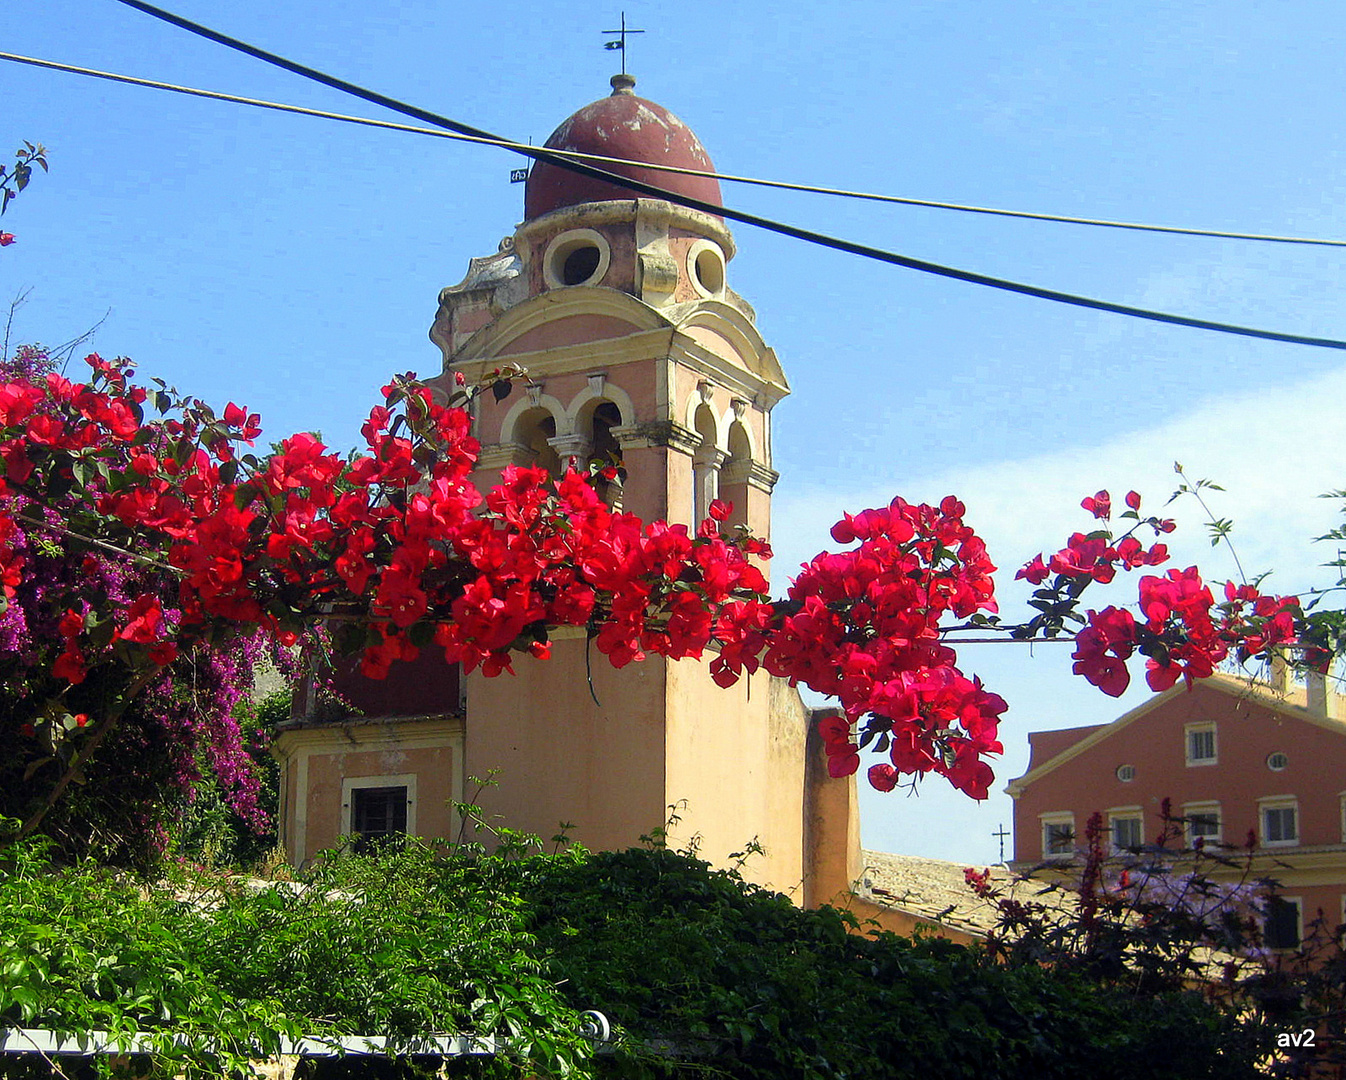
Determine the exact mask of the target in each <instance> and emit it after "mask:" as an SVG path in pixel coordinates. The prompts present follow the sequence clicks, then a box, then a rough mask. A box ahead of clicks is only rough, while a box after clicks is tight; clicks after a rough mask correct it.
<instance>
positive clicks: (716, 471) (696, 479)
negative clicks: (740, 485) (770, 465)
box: [692, 402, 727, 529]
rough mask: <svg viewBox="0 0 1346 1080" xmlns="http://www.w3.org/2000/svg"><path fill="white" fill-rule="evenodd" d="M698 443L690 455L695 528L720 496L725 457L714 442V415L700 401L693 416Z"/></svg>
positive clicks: (707, 406)
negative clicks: (691, 455)
mask: <svg viewBox="0 0 1346 1080" xmlns="http://www.w3.org/2000/svg"><path fill="white" fill-rule="evenodd" d="M693 423H695V424H696V433H697V434H698V435H700V436H701V443H700V445H699V446H698V447H697V450H696V453H695V454H694V455H693V457H692V527H693V528H694V529H695V528H696V527H697V526H699V525H700V524H701V522H703V521H704V520H705V519H706V518H707V517H708V516H709V514H710V504H711V503H712V502H714V501H715V500H716V499H718V498H719V497H720V465H721V464H722V463H723V462H724V459H725V457H726V456H727V455H726V454H725V453H724V451H723V450H721V449H719V447H717V446H716V445H715V443H716V434H717V433H716V427H715V414H714V412H712V411H711V408H710V406H709V405H707V404H706V403H705V402H702V403H701V404H700V405H698V406H697V407H696V413H695V414H694V415H693Z"/></svg>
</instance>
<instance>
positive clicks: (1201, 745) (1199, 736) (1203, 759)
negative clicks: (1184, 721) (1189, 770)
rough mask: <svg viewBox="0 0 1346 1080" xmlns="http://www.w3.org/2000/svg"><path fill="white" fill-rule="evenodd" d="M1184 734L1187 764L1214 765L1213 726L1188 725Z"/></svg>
mask: <svg viewBox="0 0 1346 1080" xmlns="http://www.w3.org/2000/svg"><path fill="white" fill-rule="evenodd" d="M1186 732H1187V764H1188V765H1214V764H1215V763H1216V756H1215V725H1214V724H1188V725H1187V728H1186Z"/></svg>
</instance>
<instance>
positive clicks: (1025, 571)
mask: <svg viewBox="0 0 1346 1080" xmlns="http://www.w3.org/2000/svg"><path fill="white" fill-rule="evenodd" d="M1050 575H1051V569H1050V568H1049V567H1048V566H1047V564H1046V563H1045V562H1043V561H1042V556H1041V555H1034V556H1033V559H1032V561H1031V562H1027V563H1024V565H1023V567H1022V568H1020V570H1019V572H1018V573H1017V574H1015V575H1014V580H1015V581H1018V580H1019V579H1021V578H1023V579H1025V580H1027V581H1028V583H1029V584H1030V585H1041V584H1042V583H1043V582H1044V581H1046V580H1047V578H1048V577H1049V576H1050Z"/></svg>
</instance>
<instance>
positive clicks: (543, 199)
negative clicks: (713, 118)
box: [523, 75, 723, 221]
mask: <svg viewBox="0 0 1346 1080" xmlns="http://www.w3.org/2000/svg"><path fill="white" fill-rule="evenodd" d="M635 83H636V80H635V79H634V78H632V77H631V76H629V75H614V76H613V77H612V87H613V89H612V94H611V95H610V96H609V97H605V98H599V99H598V100H597V101H595V102H593V103H592V104H590V105H586V106H584V108H582V109H580V110H579V112H577V113H575V114H574V115H573V116H571V117H570V118H569V119H568V120H566V121H565V122H564V123H563V124H561V126H560V127H558V128H557V129H556V130H555V131H553V132H552V133H551V138H549V139H548V140H547V143H546V145H547V147H548V148H549V149H552V150H574V151H578V152H580V153H584V154H602V155H604V156H606V157H614V158H623V159H625V160H627V161H646V162H651V163H655V164H660V165H673V166H676V167H678V168H682V169H697V170H700V171H702V172H714V171H715V166H714V165H712V164H711V161H710V156H709V155H708V154H707V153H706V151H705V149H704V148H703V147H702V145H701V142H700V140H698V139H697V137H696V135H695V134H693V132H692V129H691V128H689V127H688V126H687V125H686V124H684V123H683V122H682V121H681V120H679V119H678V118H677V117H676V116H674V115H673V114H672V113H671V112H669V111H668V110H667V109H665V108H664V107H663V106H662V105H656V104H655V103H654V102H653V101H646V100H645V99H644V98H640V97H636V96H635V94H634V93H632V87H634V86H635ZM594 164H595V165H597V166H598V167H599V168H601V169H607V170H608V171H610V172H614V173H620V174H621V175H622V176H629V177H631V178H632V179H633V180H640V181H643V182H644V183H647V184H655V185H657V186H659V187H661V188H666V189H667V190H669V191H674V192H677V193H678V194H681V195H687V196H690V197H691V198H694V199H700V200H701V201H702V202H707V203H712V204H714V205H715V206H722V205H723V203H722V202H721V200H720V182H719V181H718V180H716V179H713V178H711V177H704V176H686V175H683V174H681V173H670V172H661V171H659V170H658V169H650V168H642V167H641V166H639V165H613V164H610V163H605V162H601V161H600V162H594ZM643 197H644V196H642V195H641V194H640V193H638V192H634V191H631V190H630V189H629V188H623V187H618V186H617V185H616V184H609V183H605V182H604V181H602V180H595V179H592V178H591V177H588V176H581V175H580V174H579V173H573V172H570V171H568V170H566V169H562V168H559V167H558V166H556V165H552V164H551V163H550V162H546V161H539V162H536V163H535V164H534V165H533V168H532V170H531V171H530V173H529V175H528V184H527V186H526V188H525V190H524V197H523V210H524V218H525V220H528V221H531V220H532V219H533V218H537V217H541V216H542V215H543V214H548V213H550V212H551V211H553V210H559V209H561V208H562V207H563V206H577V205H579V204H580V203H586V202H607V201H610V200H614V199H635V198H643Z"/></svg>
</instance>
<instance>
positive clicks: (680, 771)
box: [276, 75, 870, 914]
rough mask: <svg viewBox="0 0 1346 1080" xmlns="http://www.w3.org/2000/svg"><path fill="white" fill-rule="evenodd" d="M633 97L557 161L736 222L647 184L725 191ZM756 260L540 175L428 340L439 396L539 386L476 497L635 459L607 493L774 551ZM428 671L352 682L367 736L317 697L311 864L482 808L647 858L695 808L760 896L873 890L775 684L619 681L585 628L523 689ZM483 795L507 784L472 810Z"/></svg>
mask: <svg viewBox="0 0 1346 1080" xmlns="http://www.w3.org/2000/svg"><path fill="white" fill-rule="evenodd" d="M634 82H635V80H634V79H632V78H630V77H628V76H624V75H619V76H615V77H614V78H613V80H612V86H613V92H612V94H611V95H610V96H607V97H604V98H601V99H599V100H598V101H595V102H593V103H592V104H590V105H588V106H586V107H584V108H582V109H580V110H579V111H578V112H576V113H575V114H574V115H572V116H571V117H570V118H569V119H567V120H566V121H565V122H564V123H563V124H561V126H560V127H558V128H557V129H556V131H555V133H553V135H552V136H551V138H550V139H549V140H548V142H547V145H548V146H549V147H552V148H557V149H565V150H574V151H580V152H584V153H589V154H600V155H604V156H606V157H611V158H620V159H623V160H630V161H637V162H644V163H647V164H646V165H631V166H626V165H615V166H608V167H611V168H613V169H614V170H616V171H618V172H620V173H622V174H623V175H629V176H633V177H637V178H639V179H643V180H647V181H648V182H651V183H654V184H659V185H662V186H663V187H665V188H666V189H671V190H672V191H674V192H678V193H682V194H685V195H689V196H692V197H694V198H697V199H700V200H702V201H703V202H707V203H710V204H712V205H720V190H719V184H718V181H716V180H715V179H714V178H713V177H706V176H687V175H684V174H679V173H668V172H662V171H658V170H656V169H652V168H649V167H648V163H654V164H663V165H671V166H676V167H682V168H688V169H693V170H711V169H712V166H711V163H710V159H709V157H708V156H707V154H706V152H705V150H704V149H703V148H702V146H701V144H700V142H699V141H698V140H697V138H696V136H695V135H694V134H693V132H692V131H691V130H690V129H689V128H688V127H687V126H686V125H685V124H684V123H683V122H682V121H680V120H679V119H678V118H677V117H676V116H674V115H673V114H672V113H670V112H668V111H667V110H666V109H664V108H662V107H661V106H659V105H657V104H655V103H653V102H651V101H648V100H645V99H643V98H640V97H637V96H636V95H635V94H634ZM734 252H735V244H734V239H733V237H732V236H731V235H730V233H729V230H728V229H727V228H726V227H725V224H724V221H723V220H722V219H721V218H720V217H718V216H715V215H713V214H707V213H702V212H698V211H695V210H690V209H685V208H683V207H681V206H678V205H675V204H673V203H671V202H667V201H662V200H656V199H647V198H636V197H633V196H632V193H631V192H630V191H627V190H625V189H622V188H620V187H618V186H615V185H612V184H608V183H603V182H597V181H594V180H590V179H587V178H584V177H580V176H576V175H574V174H572V173H569V172H567V171H565V170H563V169H560V168H558V167H555V166H553V165H550V164H546V163H539V164H537V165H535V166H534V168H533V169H532V171H531V174H530V175H529V177H528V180H527V185H526V188H525V194H524V221H523V223H522V224H520V225H519V226H518V227H517V228H516V229H515V230H514V231H513V232H512V233H511V234H510V235H509V236H506V237H505V239H504V240H502V241H501V242H500V245H499V249H498V250H497V251H495V252H493V253H491V254H489V255H486V256H483V257H481V258H475V259H472V260H471V264H470V268H469V270H468V273H467V276H466V277H465V278H464V279H463V280H462V281H461V282H459V283H458V284H457V285H453V286H451V287H449V288H446V289H444V290H443V291H442V292H441V293H440V296H439V309H438V312H437V314H436V317H435V320H434V325H433V327H432V328H431V331H430V336H431V338H432V339H433V341H434V342H435V343H436V344H437V345H438V346H439V348H440V350H441V352H442V354H443V374H442V375H441V376H440V377H439V379H438V380H431V381H432V383H433V382H436V381H438V382H439V383H441V384H443V385H448V384H449V383H450V382H451V381H452V380H453V379H454V376H455V374H457V373H461V374H462V375H463V376H465V377H466V379H467V381H468V382H469V383H472V384H477V383H479V382H480V381H481V380H482V379H483V378H488V377H489V374H490V373H491V372H492V370H493V369H495V368H498V367H501V366H502V365H504V364H507V363H510V364H516V365H520V366H522V367H523V368H524V369H526V371H527V373H528V376H527V379H526V382H525V384H524V385H521V386H517V387H516V389H515V392H514V393H513V394H511V395H510V396H509V397H507V398H505V399H504V400H503V401H500V402H497V401H495V400H494V398H493V397H492V395H489V394H487V395H482V397H481V398H479V399H478V401H477V403H476V405H475V410H476V411H475V416H474V420H475V433H476V435H477V437H478V438H479V439H480V440H481V442H482V444H483V450H482V454H481V458H480V465H479V468H478V470H477V472H476V474H475V477H474V479H475V482H476V484H477V486H478V488H479V489H481V490H483V491H485V490H487V489H489V487H490V486H492V485H493V484H494V483H495V482H496V481H497V479H498V477H499V474H500V470H501V469H503V468H504V467H505V466H506V465H509V464H511V463H514V464H519V465H525V464H526V465H544V466H546V467H547V468H549V469H551V470H553V471H554V472H555V471H558V470H560V469H561V468H562V467H563V466H564V465H565V463H567V462H568V461H570V460H571V459H576V460H577V461H578V462H580V463H581V464H584V463H587V462H588V461H590V460H592V459H594V458H596V457H601V458H620V460H621V461H622V463H623V465H624V469H625V474H626V475H625V481H624V483H613V484H612V485H611V486H610V487H609V489H608V490H607V492H606V497H607V498H608V499H609V500H610V501H612V502H613V503H614V504H616V505H620V507H621V508H622V509H625V510H628V511H631V512H633V513H635V514H637V515H639V516H640V517H641V518H643V519H645V520H654V519H664V520H667V521H668V522H670V523H673V524H681V525H685V526H688V527H692V526H693V524H694V523H695V522H697V521H699V520H701V518H702V517H704V516H705V514H706V511H707V508H708V506H709V504H710V502H711V500H712V499H715V498H717V497H718V498H721V499H724V500H728V501H732V502H733V504H734V507H735V510H734V514H735V517H736V519H737V520H738V521H739V522H742V523H743V524H746V525H747V526H748V527H749V528H750V529H751V530H752V531H753V532H754V533H755V534H756V535H758V536H761V537H769V536H770V532H771V492H772V487H773V486H774V484H775V483H776V478H777V474H776V472H775V470H774V469H773V467H772V409H773V408H774V407H775V405H776V404H777V403H778V402H779V401H780V400H781V399H782V398H783V397H785V396H786V394H788V393H789V384H788V382H787V381H786V377H785V374H784V371H783V370H782V368H781V364H780V362H779V360H778V359H777V357H776V354H775V353H774V352H773V351H772V349H771V348H770V347H769V346H768V345H767V343H766V341H765V340H764V339H763V337H762V334H761V333H760V332H759V330H758V328H757V325H756V321H755V316H754V313H753V309H752V307H751V306H750V305H749V304H748V303H747V301H745V300H744V299H743V298H742V297H740V296H739V295H738V294H737V293H736V292H734V290H733V288H732V287H731V277H732V275H731V273H730V271H729V266H730V263H731V260H732V259H733V257H734ZM432 652H433V650H426V651H425V652H424V653H423V654H422V656H421V658H420V659H419V660H417V661H416V662H415V663H414V664H411V665H404V666H400V667H399V666H395V667H394V670H393V673H392V676H391V677H390V679H389V680H387V681H386V682H371V681H368V680H364V679H361V678H358V677H350V676H348V677H346V678H344V679H342V680H341V686H340V688H341V691H342V693H343V695H344V696H345V697H346V698H347V699H349V700H350V701H351V702H352V703H353V704H354V705H356V706H358V713H359V714H362V715H338V716H333V715H328V714H324V713H323V712H322V710H320V709H318V708H317V707H316V706H315V705H314V704H313V703H311V702H309V701H307V700H300V701H299V703H298V706H297V711H296V717H295V720H294V721H293V722H292V723H291V724H290V725H289V726H288V728H287V729H286V730H285V731H283V732H282V733H281V734H280V736H279V738H278V740H277V742H276V752H277V754H278V756H279V757H280V759H281V761H282V765H283V768H282V814H281V818H282V830H283V843H284V845H285V847H286V850H287V852H288V854H289V856H290V858H291V859H292V860H293V861H294V862H296V863H303V862H304V861H306V860H308V859H310V858H312V857H314V855H315V854H316V853H317V852H319V851H321V850H322V849H324V848H326V847H330V846H331V845H332V844H334V843H335V842H336V841H337V840H338V838H339V837H341V836H342V835H348V834H352V833H357V834H361V835H363V836H379V835H383V834H386V833H396V832H407V833H414V834H420V835H425V836H437V837H452V836H454V835H456V833H457V831H458V829H459V822H458V821H457V820H456V818H455V815H454V812H453V810H452V807H451V805H450V804H451V803H452V802H453V801H458V800H462V799H463V797H464V796H465V795H467V796H472V797H473V798H475V800H476V801H477V802H479V803H480V804H481V805H482V806H483V807H484V808H485V810H486V812H487V814H489V815H498V820H499V821H500V823H501V824H503V825H506V826H508V827H510V828H514V829H521V830H526V831H529V832H534V833H536V834H538V835H540V836H542V837H544V838H546V837H550V836H552V835H553V834H554V833H556V831H557V829H558V826H559V825H560V824H561V823H563V822H566V823H570V824H571V825H572V826H573V827H572V828H571V829H570V835H571V836H572V837H574V838H575V839H577V840H579V841H581V842H583V843H584V844H586V845H588V846H590V847H595V848H613V847H624V846H628V845H630V844H634V843H636V842H638V840H639V838H640V837H641V836H642V835H646V834H649V833H651V832H652V831H653V830H656V829H658V828H660V827H662V826H663V825H664V823H665V821H666V820H669V815H670V808H673V813H674V814H675V815H676V820H674V822H673V824H672V826H671V829H670V833H669V842H670V843H672V844H675V845H682V844H686V843H689V842H692V841H693V840H695V842H696V843H697V844H698V845H699V850H700V852H701V853H702V855H703V857H706V858H708V859H709V860H710V861H712V862H713V863H720V864H723V863H725V862H727V861H728V860H729V857H730V855H731V853H734V852H740V851H742V850H743V849H744V846H745V845H746V844H748V843H749V842H750V841H753V840H756V841H757V842H758V843H759V844H760V845H761V846H762V848H763V849H764V852H765V854H764V856H762V857H760V858H755V859H752V860H750V861H749V862H748V863H747V866H746V869H745V873H746V875H747V876H749V877H751V878H753V879H755V880H757V881H759V882H760V883H762V884H766V885H770V886H772V887H775V888H777V889H780V890H781V891H784V892H786V893H789V894H790V895H792V896H794V897H796V898H797V900H798V901H799V902H801V903H817V902H821V901H823V900H826V899H830V898H832V897H833V896H835V895H837V894H839V893H842V892H845V891H846V890H847V889H848V887H849V885H850V884H851V883H852V882H854V881H855V880H856V879H857V878H859V877H860V874H861V859H860V848H859V828H858V819H857V811H856V802H855V788H854V781H853V779H852V780H851V781H850V782H849V783H848V782H838V781H832V780H830V779H829V778H828V777H827V775H826V769H825V766H822V764H821V763H822V760H823V753H822V751H821V749H820V748H818V747H814V748H813V749H812V750H810V749H809V746H810V745H811V744H812V743H813V742H814V741H815V737H814V736H813V735H812V731H813V728H814V726H815V725H814V723H813V720H812V717H811V714H810V710H809V709H808V708H807V707H806V706H805V705H804V704H803V702H802V701H801V700H800V697H799V694H798V692H797V691H796V690H795V689H793V688H792V687H790V686H788V685H786V684H785V683H784V682H783V681H781V680H778V679H773V678H771V677H770V676H768V675H766V674H765V673H764V672H759V673H757V674H755V675H752V676H749V677H744V678H743V679H742V680H741V681H740V682H739V683H738V684H737V685H735V686H733V687H732V688H730V689H728V690H724V689H721V688H719V687H718V686H716V685H715V684H714V683H713V682H712V681H711V678H710V675H709V670H708V663H707V662H704V661H703V662H697V661H694V660H683V661H669V660H666V659H663V658H661V657H657V656H651V657H649V658H648V659H646V660H645V661H644V662H642V663H636V664H632V665H630V666H628V667H626V668H624V669H621V670H615V669H613V668H612V667H611V666H610V665H609V664H608V662H607V660H606V658H605V657H603V656H602V655H601V654H595V655H593V656H590V655H589V654H588V643H587V641H586V639H585V636H584V634H583V632H582V631H576V632H574V633H572V634H571V635H570V636H566V634H565V633H564V632H561V633H559V634H558V635H556V640H555V641H554V647H553V653H552V657H551V659H550V660H547V661H538V660H534V659H532V658H531V657H527V656H523V657H520V658H519V659H516V660H515V661H514V666H515V669H516V671H517V675H516V676H515V677H509V676H508V675H506V676H503V677H500V678H495V679H485V678H483V677H481V676H480V674H475V673H474V674H473V675H470V676H468V677H467V678H466V679H462V678H460V673H459V671H458V669H457V668H456V667H450V666H448V665H446V664H444V663H443V661H442V660H436V659H435V657H434V656H432V655H431V653H432ZM487 776H493V777H494V781H495V786H492V787H488V788H486V789H484V790H480V791H476V790H474V785H473V784H472V781H471V780H470V778H472V777H487ZM857 903H862V909H863V910H864V912H865V913H866V914H868V913H870V912H869V910H868V908H863V902H861V901H857Z"/></svg>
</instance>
